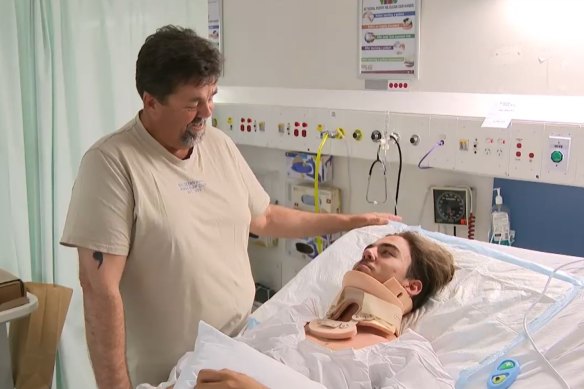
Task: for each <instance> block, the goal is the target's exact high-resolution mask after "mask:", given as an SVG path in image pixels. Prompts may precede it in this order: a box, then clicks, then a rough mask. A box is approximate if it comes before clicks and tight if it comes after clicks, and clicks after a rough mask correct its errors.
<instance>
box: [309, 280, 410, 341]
mask: <svg viewBox="0 0 584 389" xmlns="http://www.w3.org/2000/svg"><path fill="white" fill-rule="evenodd" d="M411 310H412V299H411V298H410V296H409V294H408V292H407V291H406V290H405V289H404V288H403V287H402V286H401V285H400V284H399V282H398V281H397V280H396V279H395V278H393V277H392V278H390V279H389V280H388V281H386V282H385V283H383V284H382V283H381V282H379V281H377V280H376V279H375V278H373V277H371V276H369V275H367V274H365V273H362V272H359V271H355V270H351V271H349V272H347V273H346V274H345V276H344V278H343V289H342V291H341V292H340V293H339V295H338V296H337V298H336V299H335V302H334V303H333V304H332V305H331V307H330V308H329V311H328V313H327V315H326V316H327V318H326V319H318V320H313V321H311V322H310V323H309V324H308V330H309V331H310V333H311V334H312V335H315V336H319V337H321V338H325V339H348V338H351V337H353V336H355V335H356V334H357V326H364V327H372V328H375V329H377V330H379V331H381V332H383V333H384V334H386V335H388V336H389V335H395V336H399V334H400V327H401V319H402V317H403V315H405V314H407V313H409V312H410V311H411Z"/></svg>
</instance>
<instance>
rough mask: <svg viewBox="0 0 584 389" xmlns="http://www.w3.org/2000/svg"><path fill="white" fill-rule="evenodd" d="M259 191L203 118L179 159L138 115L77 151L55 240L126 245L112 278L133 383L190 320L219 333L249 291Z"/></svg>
mask: <svg viewBox="0 0 584 389" xmlns="http://www.w3.org/2000/svg"><path fill="white" fill-rule="evenodd" d="M268 204H269V197H268V195H267V194H266V192H265V191H264V190H263V188H262V187H261V185H260V184H259V182H258V181H257V179H256V178H255V176H254V175H253V173H252V171H251V169H250V168H249V166H248V165H247V163H246V162H245V160H244V159H243V157H242V156H241V154H240V153H239V151H238V150H237V147H236V146H235V145H234V143H233V142H232V141H231V139H230V138H229V137H227V136H226V135H225V134H223V133H222V132H221V131H220V130H218V129H215V128H212V127H208V128H207V130H206V133H205V135H204V138H203V140H202V142H200V143H199V144H198V145H197V146H195V148H194V150H193V153H192V155H191V156H190V158H188V159H186V160H181V159H178V158H176V157H175V156H174V155H172V154H170V153H169V152H168V151H167V150H166V149H165V148H164V147H163V146H162V145H160V144H159V143H158V142H157V141H156V140H155V139H154V138H152V136H150V134H149V133H148V132H147V131H146V129H145V128H144V126H143V125H142V123H141V122H140V119H139V117H138V116H136V118H134V119H133V120H131V121H130V122H129V123H128V124H126V125H125V126H124V127H123V128H121V129H120V130H119V131H117V132H115V133H113V134H111V135H108V136H106V137H104V138H102V139H101V140H99V141H98V142H97V143H96V144H95V145H93V146H92V147H91V148H90V149H89V150H88V151H87V153H86V154H85V155H84V157H83V159H82V162H81V166H80V169H79V173H78V176H77V179H76V181H75V185H74V187H73V193H72V197H71V202H70V205H69V212H68V214H67V221H66V224H65V229H64V232H63V237H62V239H61V243H62V244H64V245H67V246H75V247H85V248H88V249H91V250H97V251H101V252H104V253H109V254H116V255H127V256H128V259H127V262H126V266H125V269H124V273H123V276H122V280H121V286H120V290H121V294H122V298H123V301H124V310H125V319H126V337H127V359H128V368H129V370H130V375H131V378H132V382H133V383H134V385H137V384H139V383H144V382H148V383H151V384H158V383H159V382H161V381H164V380H166V378H167V377H168V373H169V372H170V370H171V368H172V367H173V366H174V364H175V363H176V362H177V360H178V359H179V358H180V357H181V356H182V355H183V354H184V353H185V352H187V351H189V350H192V349H193V347H194V344H195V339H196V333H197V326H198V322H199V320H204V321H206V322H207V323H209V324H210V325H212V326H214V327H215V328H217V329H219V330H221V331H223V332H224V333H226V334H229V335H231V334H234V333H235V332H236V331H238V330H239V329H240V328H241V327H242V325H243V324H244V322H245V318H246V316H247V314H248V313H249V311H250V309H251V306H252V303H253V297H254V292H255V288H254V283H253V278H252V275H251V269H250V264H249V258H248V255H247V245H248V234H249V225H250V220H251V218H252V217H254V216H258V215H261V214H263V213H264V212H265V210H266V208H267V206H268Z"/></svg>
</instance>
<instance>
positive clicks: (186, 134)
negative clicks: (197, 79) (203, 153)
mask: <svg viewBox="0 0 584 389" xmlns="http://www.w3.org/2000/svg"><path fill="white" fill-rule="evenodd" d="M216 93H217V84H216V83H213V84H209V85H202V86H196V85H191V84H183V85H181V86H179V87H177V89H176V90H175V91H174V93H172V94H171V95H169V96H168V97H167V98H166V101H165V102H159V101H156V102H154V103H153V106H152V109H153V112H154V115H153V117H154V118H155V120H156V126H157V127H158V128H160V131H159V133H158V134H157V135H158V138H159V139H160V140H161V143H163V146H164V147H166V148H167V149H169V150H170V151H175V150H184V149H189V148H191V147H193V146H194V145H195V144H196V143H197V141H199V140H200V139H201V137H202V136H203V134H204V132H205V120H206V119H207V118H209V117H210V116H211V115H212V113H213V96H214V95H215V94H216Z"/></svg>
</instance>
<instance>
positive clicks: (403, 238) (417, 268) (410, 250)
mask: <svg viewBox="0 0 584 389" xmlns="http://www.w3.org/2000/svg"><path fill="white" fill-rule="evenodd" d="M453 275H454V261H453V257H452V255H451V254H450V253H449V252H448V251H447V250H446V249H445V248H443V247H442V246H440V245H439V244H437V243H434V242H432V241H430V240H428V239H426V238H424V237H423V236H421V235H419V234H417V233H415V232H409V231H407V232H402V233H399V234H395V235H388V236H386V237H383V238H381V239H379V240H378V241H376V242H374V243H372V244H370V245H368V246H367V247H366V248H365V249H364V251H363V255H362V258H361V260H360V261H359V262H357V263H356V264H355V266H354V267H353V269H352V270H350V271H348V272H347V273H346V274H345V276H344V278H343V283H342V287H341V291H340V292H339V294H338V295H337V297H336V299H335V300H334V301H333V303H332V305H331V306H330V308H329V309H328V312H327V313H326V315H324V317H320V318H319V317H318V316H319V315H318V313H317V311H318V309H315V308H314V306H315V305H314V304H312V305H311V302H310V301H308V302H306V303H305V304H303V305H301V306H296V307H293V308H292V309H291V310H289V311H286V312H282V313H281V314H277V315H275V317H272V318H270V319H268V320H266V321H264V322H262V323H261V324H260V325H259V326H258V327H256V328H253V329H251V330H248V331H246V332H245V333H244V334H243V335H241V336H239V337H238V338H237V340H239V341H242V342H244V343H247V344H248V345H250V346H252V347H253V348H255V349H256V350H259V351H260V352H262V353H264V354H267V355H269V356H271V357H272V358H274V359H276V360H278V361H280V362H282V363H284V364H286V365H287V366H289V367H292V368H293V369H294V370H297V371H299V372H300V373H303V374H304V375H306V376H308V377H309V378H311V379H312V380H314V381H317V382H321V383H323V384H325V386H326V387H335V388H341V387H347V388H360V387H390V386H391V385H393V384H392V382H393V383H395V382H400V383H403V380H404V377H401V378H400V376H399V374H398V373H399V370H400V369H401V370H403V372H402V373H404V374H406V373H407V372H409V373H411V372H412V371H414V372H415V375H424V374H427V376H428V377H430V378H429V379H431V380H436V382H438V385H434V386H433V387H438V386H442V385H439V384H440V383H442V384H444V386H445V387H449V386H450V381H449V379H450V377H448V375H447V374H446V373H445V372H444V371H443V369H442V367H441V365H440V363H439V361H438V359H437V357H436V356H435V354H434V353H433V351H432V349H431V346H430V344H429V342H427V341H426V340H425V339H424V338H422V337H421V336H419V335H417V334H415V333H414V332H413V331H409V332H408V333H407V334H405V335H404V336H403V337H400V335H402V334H401V330H400V329H401V321H402V317H403V316H405V315H407V314H408V313H410V312H412V311H415V310H416V309H418V308H419V307H421V306H422V305H424V304H425V303H426V302H427V301H428V299H429V298H430V297H432V296H433V295H434V294H436V293H437V292H438V291H439V290H440V289H442V288H443V287H444V286H445V285H446V284H448V282H450V280H451V279H452V277H453ZM397 337H400V341H399V342H392V341H393V340H395V339H396V338H397ZM183 359H184V358H183ZM407 364H409V365H411V366H409V368H408V367H407V366H406V365H407ZM178 367H179V368H180V363H179V365H178ZM422 370H424V371H422ZM390 373H393V375H392V374H390ZM178 374H179V372H177V376H178ZM410 375H411V374H410ZM171 378H172V377H171ZM418 378H419V377H418ZM392 380H393V381H392ZM417 382H418V383H419V382H420V381H419V380H418V381H417ZM425 382H427V381H425ZM211 383H212V384H213V385H211ZM359 383H362V384H363V386H360V384H359ZM222 384H224V386H222ZM229 385H232V386H229ZM161 387H167V386H161ZM231 387H237V388H249V389H256V388H264V387H263V386H262V385H261V384H259V383H257V382H256V381H255V380H253V379H252V378H250V377H247V376H245V375H242V374H238V373H235V372H232V371H229V370H224V371H221V372H217V371H209V370H206V371H204V370H202V371H201V372H200V373H199V376H198V380H197V385H196V388H197V389H205V388H231ZM391 387H393V386H391ZM400 387H403V386H400Z"/></svg>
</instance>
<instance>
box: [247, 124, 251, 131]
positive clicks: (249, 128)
mask: <svg viewBox="0 0 584 389" xmlns="http://www.w3.org/2000/svg"><path fill="white" fill-rule="evenodd" d="M247 132H251V126H250V125H249V124H248V125H247Z"/></svg>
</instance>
